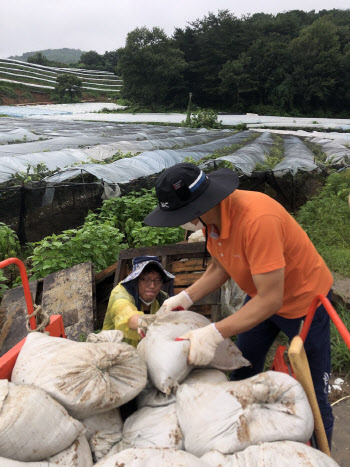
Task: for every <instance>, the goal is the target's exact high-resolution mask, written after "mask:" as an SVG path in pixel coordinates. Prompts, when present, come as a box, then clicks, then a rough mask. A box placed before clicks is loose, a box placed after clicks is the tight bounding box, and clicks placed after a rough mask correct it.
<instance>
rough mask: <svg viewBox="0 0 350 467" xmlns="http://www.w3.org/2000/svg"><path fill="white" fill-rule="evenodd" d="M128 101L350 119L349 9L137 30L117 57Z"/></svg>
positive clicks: (212, 18)
mask: <svg viewBox="0 0 350 467" xmlns="http://www.w3.org/2000/svg"><path fill="white" fill-rule="evenodd" d="M117 56H118V68H117V74H118V75H121V76H122V78H123V80H124V91H123V92H124V96H125V97H126V98H129V99H131V100H134V101H135V102H139V103H141V104H144V105H149V106H150V105H169V104H172V105H182V106H183V105H185V103H186V102H187V99H188V95H189V93H190V92H191V93H192V100H193V102H194V103H195V104H197V105H198V106H201V107H214V108H216V109H222V110H228V111H232V112H242V111H243V112H256V113H261V114H263V113H265V114H266V113H268V114H271V113H275V114H276V113H279V114H283V113H286V114H290V115H298V114H300V115H312V114H317V115H319V116H322V115H323V116H329V115H338V116H349V110H348V109H350V87H349V83H350V10H349V9H348V10H323V11H320V12H318V13H315V11H311V12H304V11H300V10H295V11H289V12H285V13H280V14H277V15H270V14H264V13H258V14H254V15H251V16H250V15H247V16H245V17H242V18H237V17H236V16H235V15H234V14H233V13H231V12H229V11H227V10H226V11H219V12H218V13H217V14H211V13H210V14H208V16H205V17H204V18H203V19H198V20H196V21H194V22H191V23H188V24H187V26H186V27H185V28H184V29H181V28H177V29H175V32H174V34H173V36H172V37H168V36H166V34H165V33H164V31H162V30H161V29H159V28H153V29H152V30H149V29H146V28H138V29H135V30H134V31H131V32H130V33H129V34H128V36H127V40H126V44H125V47H123V48H121V49H119V50H118V51H117Z"/></svg>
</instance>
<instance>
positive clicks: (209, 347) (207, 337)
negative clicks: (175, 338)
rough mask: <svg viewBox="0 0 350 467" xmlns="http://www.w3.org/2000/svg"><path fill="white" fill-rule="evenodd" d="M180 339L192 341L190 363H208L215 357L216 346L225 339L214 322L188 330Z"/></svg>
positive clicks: (188, 359)
mask: <svg viewBox="0 0 350 467" xmlns="http://www.w3.org/2000/svg"><path fill="white" fill-rule="evenodd" d="M180 339H183V340H187V339H188V340H189V341H190V344H191V346H190V352H189V354H188V358H187V361H188V364H189V365H208V364H209V363H210V362H211V361H212V360H213V358H214V355H215V351H216V347H217V346H218V345H219V344H220V342H222V341H223V340H224V338H223V337H222V335H221V334H220V332H219V331H218V330H217V328H216V326H215V324H214V323H211V324H209V325H208V326H205V327H204V328H200V329H195V330H194V331H190V332H187V333H186V334H184V335H183V336H181V337H180Z"/></svg>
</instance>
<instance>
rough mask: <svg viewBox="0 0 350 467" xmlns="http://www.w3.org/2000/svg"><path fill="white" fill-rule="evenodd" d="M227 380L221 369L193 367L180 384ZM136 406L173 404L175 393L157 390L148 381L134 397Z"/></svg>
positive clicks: (139, 407)
mask: <svg viewBox="0 0 350 467" xmlns="http://www.w3.org/2000/svg"><path fill="white" fill-rule="evenodd" d="M222 381H227V377H226V375H225V373H224V372H223V371H220V370H215V369H212V368H204V369H199V368H198V369H195V370H193V371H191V373H190V374H189V375H188V376H187V378H186V379H184V380H183V382H182V383H181V384H194V383H199V382H204V383H205V382H207V383H214V382H215V383H219V382H222ZM136 401H137V408H138V409H141V408H142V407H164V406H166V405H169V404H174V402H175V401H176V394H175V393H174V392H171V393H170V394H169V395H168V394H164V393H163V392H161V391H158V389H157V388H155V387H154V386H153V385H152V384H151V383H150V382H148V383H147V385H146V387H145V388H144V389H143V390H142V391H141V392H140V394H139V395H138V396H137V398H136Z"/></svg>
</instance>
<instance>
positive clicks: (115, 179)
mask: <svg viewBox="0 0 350 467" xmlns="http://www.w3.org/2000/svg"><path fill="white" fill-rule="evenodd" d="M248 134H249V132H248V131H243V132H241V133H237V134H235V135H233V136H228V137H226V138H220V139H218V140H216V141H211V142H209V143H204V144H199V145H196V146H190V147H187V148H183V149H160V150H153V151H146V152H143V153H142V154H140V155H138V156H134V157H131V158H127V159H121V160H118V161H116V162H112V163H111V164H105V165H101V164H84V165H81V166H77V167H73V168H67V169H65V170H63V171H61V172H59V173H58V174H56V175H53V176H51V177H48V178H47V179H46V180H47V181H48V182H54V183H59V182H62V181H64V180H67V179H70V178H74V177H76V176H78V175H80V173H81V171H82V170H84V171H85V172H88V173H90V174H92V175H94V176H95V177H97V178H99V179H103V180H104V181H105V182H107V183H128V182H130V181H131V180H134V179H136V178H139V177H145V176H149V175H153V174H155V173H159V172H161V171H162V170H164V169H166V168H168V167H171V166H173V165H174V164H177V163H179V162H182V161H183V160H184V158H185V157H192V158H193V159H194V160H200V159H202V158H203V157H204V156H207V155H209V154H212V153H213V152H214V151H215V150H217V149H219V148H223V147H225V146H229V145H231V144H235V143H238V142H240V141H241V140H242V139H244V138H246V137H247V135H248Z"/></svg>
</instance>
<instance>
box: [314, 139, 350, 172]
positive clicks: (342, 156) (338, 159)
mask: <svg viewBox="0 0 350 467" xmlns="http://www.w3.org/2000/svg"><path fill="white" fill-rule="evenodd" d="M310 141H311V142H312V143H316V144H319V145H321V146H322V149H323V151H324V152H325V153H326V155H327V159H326V160H327V162H331V163H332V164H336V165H338V166H349V164H350V149H349V140H346V139H344V140H343V141H341V140H333V139H327V138H317V137H316V138H313V139H311V140H310ZM345 145H346V146H345Z"/></svg>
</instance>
